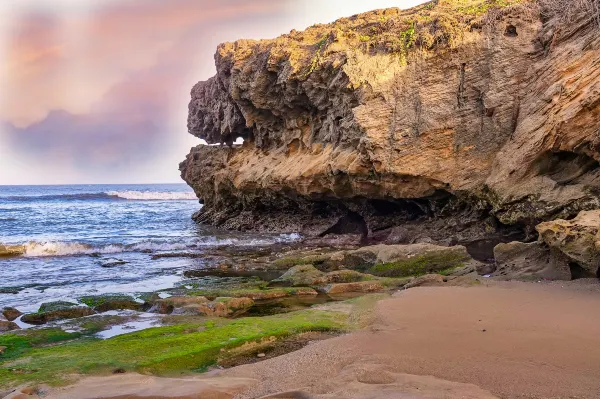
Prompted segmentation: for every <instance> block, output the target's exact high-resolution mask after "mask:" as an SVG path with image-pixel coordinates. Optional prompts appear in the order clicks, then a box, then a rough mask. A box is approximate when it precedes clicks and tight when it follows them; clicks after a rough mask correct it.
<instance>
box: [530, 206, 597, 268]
mask: <svg viewBox="0 0 600 399" xmlns="http://www.w3.org/2000/svg"><path fill="white" fill-rule="evenodd" d="M536 230H537V231H538V233H540V240H541V241H543V242H544V243H546V244H547V245H548V246H550V248H555V249H557V250H558V251H560V252H562V253H563V254H564V255H565V256H566V257H567V258H568V259H569V260H570V261H571V262H574V263H575V264H577V265H578V266H579V267H580V269H579V270H578V271H577V272H578V273H579V274H580V276H578V277H600V234H599V231H600V210H594V211H582V212H580V213H579V214H578V215H577V217H575V218H574V219H572V220H562V219H557V220H553V221H551V222H545V223H540V224H539V225H537V226H536ZM573 266H574V265H572V267H573Z"/></svg>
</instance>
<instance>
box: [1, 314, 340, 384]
mask: <svg viewBox="0 0 600 399" xmlns="http://www.w3.org/2000/svg"><path fill="white" fill-rule="evenodd" d="M348 318H349V315H348V314H344V313H340V312H332V311H322V310H313V309H310V310H303V311H298V312H292V313H287V314H282V315H274V316H268V317H262V318H243V319H238V320H233V321H230V320H223V319H215V320H210V321H205V322H202V323H191V324H181V325H176V326H168V327H157V328H151V329H148V330H144V331H140V332H135V333H131V334H126V335H121V336H118V337H114V338H111V339H108V340H99V339H95V338H81V339H77V338H80V337H81V335H80V334H69V333H65V332H61V331H57V330H47V331H45V330H38V331H29V332H24V331H23V332H19V333H14V334H7V335H0V346H5V347H7V349H6V350H5V352H4V354H3V355H0V387H2V388H10V387H14V386H17V385H20V384H23V383H49V384H53V385H60V384H65V383H68V382H69V379H70V378H73V377H72V376H73V375H90V374H100V375H102V374H110V373H112V372H114V371H115V370H124V371H135V372H139V373H144V374H156V375H165V376H172V375H182V374H189V373H194V372H202V371H205V370H206V369H207V368H208V367H210V366H211V365H214V364H215V363H216V361H217V359H218V357H219V354H220V353H221V348H226V349H229V348H234V347H237V346H240V345H243V344H244V343H246V342H251V341H258V340H261V339H263V338H265V337H267V338H268V337H276V338H283V337H287V336H292V335H295V334H299V333H303V332H307V331H337V330H343V329H346V328H348V326H349V324H348ZM73 339H75V340H74V341H70V340H73Z"/></svg>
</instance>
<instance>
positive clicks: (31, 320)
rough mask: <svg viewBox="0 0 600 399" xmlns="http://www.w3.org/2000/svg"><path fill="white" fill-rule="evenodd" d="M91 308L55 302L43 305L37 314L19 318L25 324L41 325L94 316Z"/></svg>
mask: <svg viewBox="0 0 600 399" xmlns="http://www.w3.org/2000/svg"><path fill="white" fill-rule="evenodd" d="M95 313H96V312H94V310H93V309H92V308H88V307H86V306H78V305H77V304H75V303H72V302H64V301H56V302H48V303H43V304H42V305H41V306H40V308H39V310H38V312H37V313H29V314H26V315H24V316H23V317H21V320H22V321H23V322H24V323H27V324H34V325H41V324H46V323H48V322H51V321H55V320H64V319H75V318H79V317H85V316H90V315H93V314H95Z"/></svg>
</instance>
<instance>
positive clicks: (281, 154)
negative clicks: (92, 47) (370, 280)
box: [180, 0, 600, 267]
mask: <svg viewBox="0 0 600 399" xmlns="http://www.w3.org/2000/svg"><path fill="white" fill-rule="evenodd" d="M465 4H466V3H465V2H464V1H458V0H444V1H438V2H432V3H430V4H428V5H423V6H419V7H416V8H414V9H412V10H408V11H405V10H399V9H384V10H376V11H372V12H368V13H363V14H359V15H356V16H353V17H350V18H342V19H340V20H338V21H336V22H334V23H331V24H327V25H315V26H312V27H310V28H308V29H306V30H305V31H303V32H297V31H292V32H290V33H289V34H285V35H282V36H280V37H278V38H276V39H271V40H261V41H255V40H238V41H236V42H234V43H224V44H221V45H219V46H218V48H217V52H216V55H215V63H216V69H217V73H216V75H215V76H214V77H212V78H210V79H209V80H207V81H204V82H199V83H198V84H196V85H195V86H194V88H193V89H192V92H191V102H190V106H189V118H188V128H189V132H190V133H191V134H193V135H195V136H197V137H199V138H201V139H204V140H206V141H207V142H208V143H210V144H219V143H222V144H224V145H223V146H221V147H219V146H205V145H200V146H198V147H196V148H194V149H192V151H191V152H190V154H189V155H188V156H187V159H186V160H185V161H184V162H183V163H182V164H181V165H180V170H181V175H182V177H183V179H184V180H185V181H186V182H187V183H188V184H189V185H190V186H191V187H192V188H193V189H194V191H195V192H196V194H197V196H198V198H199V199H200V200H202V202H203V204H204V207H203V208H202V210H201V211H199V213H198V214H196V215H195V219H196V220H197V221H199V222H203V223H209V224H213V225H216V226H221V227H224V228H229V229H235V230H261V231H273V232H298V231H300V232H303V233H305V234H307V235H308V236H313V237H315V236H327V235H329V234H355V235H356V234H358V235H359V236H361V237H363V238H364V239H365V240H366V239H367V238H375V237H381V239H382V240H389V241H387V242H389V243H392V242H393V243H402V244H407V243H416V242H427V241H429V242H434V243H444V244H447V245H452V244H455V243H459V244H462V243H465V244H470V243H475V242H478V243H481V242H485V241H486V240H491V242H492V244H494V245H495V244H497V243H499V242H506V241H514V240H520V239H522V238H525V236H527V235H531V232H532V229H533V228H534V227H535V226H536V225H537V224H539V223H540V222H543V221H548V220H553V219H557V218H566V219H568V218H571V217H574V216H576V215H577V213H578V212H579V211H582V210H590V209H598V208H600V199H599V197H598V195H597V192H598V189H599V188H600V179H599V178H598V177H599V175H600V166H599V165H600V164H599V161H600V155H599V154H600V151H599V148H600V139H599V137H598V134H597V132H598V121H599V120H600V89H599V88H598V85H597V82H598V81H599V80H600V67H599V66H598V65H599V64H598V56H597V54H598V51H597V50H598V48H599V47H600V37H599V35H598V29H597V26H596V25H593V24H594V21H593V19H592V18H588V19H581V20H579V21H580V22H581V23H578V24H573V25H572V26H571V25H570V26H568V27H564V26H561V25H560V24H561V21H560V18H553V17H552V16H551V15H547V14H546V13H543V14H542V12H541V11H540V8H539V6H538V5H537V4H536V2H535V1H533V2H530V1H520V0H511V1H490V2H475V3H473V6H465ZM567 32H568V33H567ZM238 137H242V138H243V139H244V144H243V145H241V146H232V147H231V148H230V146H231V144H232V142H233V141H234V140H235V139H236V138H238ZM398 227H399V228H398ZM519 236H520V237H519ZM386 237H387V238H386ZM508 238H510V239H508ZM528 238H531V237H528ZM490 248H493V245H491V246H490ZM489 252H490V253H489V256H488V257H491V256H492V254H491V250H490V251H489ZM584 256H588V255H584ZM580 261H582V262H583V261H584V260H582V259H580ZM587 261H591V260H590V259H586V260H585V262H587ZM590 267H591V266H590Z"/></svg>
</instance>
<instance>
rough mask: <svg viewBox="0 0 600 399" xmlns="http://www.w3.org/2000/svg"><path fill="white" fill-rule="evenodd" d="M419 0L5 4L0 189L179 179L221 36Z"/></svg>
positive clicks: (37, 0)
mask: <svg viewBox="0 0 600 399" xmlns="http://www.w3.org/2000/svg"><path fill="white" fill-rule="evenodd" d="M422 2H423V0H369V1H364V0H1V1H0V185H3V184H92V183H125V184H126V183H176V182H181V180H180V178H179V171H178V164H179V162H181V161H182V160H183V159H184V158H185V155H186V154H187V153H188V152H189V149H190V148H191V147H193V146H195V145H198V144H200V143H201V142H200V140H199V139H197V138H195V137H193V136H191V135H190V134H188V133H187V127H186V124H187V105H188V102H189V96H190V95H189V93H190V90H191V88H192V86H193V85H194V84H195V83H196V82H198V81H200V80H206V79H208V78H209V77H211V76H212V75H214V73H215V66H214V59H213V55H214V52H215V50H216V47H217V45H218V44H219V43H221V42H225V41H233V40H237V39H240V38H246V39H262V38H272V37H276V36H278V35H280V34H283V33H287V32H289V31H290V30H292V29H296V30H301V29H304V28H306V27H308V26H310V25H312V24H315V23H327V22H331V21H334V20H335V19H337V18H340V17H344V16H350V15H353V14H356V13H359V12H364V11H369V10H372V9H376V8H386V7H400V8H408V7H411V6H414V5H417V4H419V3H422Z"/></svg>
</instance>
